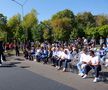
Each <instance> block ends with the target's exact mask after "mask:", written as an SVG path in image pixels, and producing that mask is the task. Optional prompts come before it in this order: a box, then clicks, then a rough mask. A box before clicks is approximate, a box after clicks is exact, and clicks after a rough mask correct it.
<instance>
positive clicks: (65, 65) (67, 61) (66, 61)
mask: <svg viewBox="0 0 108 90" xmlns="http://www.w3.org/2000/svg"><path fill="white" fill-rule="evenodd" d="M69 62H71V60H70V59H66V60H65V62H64V65H63V67H64V68H67V66H68V63H69Z"/></svg>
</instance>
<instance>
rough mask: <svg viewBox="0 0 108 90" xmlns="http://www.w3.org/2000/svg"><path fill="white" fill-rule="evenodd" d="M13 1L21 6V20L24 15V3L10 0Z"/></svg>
mask: <svg viewBox="0 0 108 90" xmlns="http://www.w3.org/2000/svg"><path fill="white" fill-rule="evenodd" d="M12 1H13V2H15V3H16V4H18V5H20V7H21V10H22V20H23V16H24V8H23V7H24V5H25V3H24V4H21V3H19V2H18V1H16V0H12Z"/></svg>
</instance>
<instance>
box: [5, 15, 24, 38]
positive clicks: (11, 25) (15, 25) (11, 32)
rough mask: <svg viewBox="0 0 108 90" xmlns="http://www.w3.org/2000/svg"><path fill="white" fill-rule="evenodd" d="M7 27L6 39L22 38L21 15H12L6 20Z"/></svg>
mask: <svg viewBox="0 0 108 90" xmlns="http://www.w3.org/2000/svg"><path fill="white" fill-rule="evenodd" d="M7 27H8V31H7V32H8V33H7V34H8V35H7V37H8V40H10V39H17V40H22V37H23V34H24V33H23V29H22V26H21V15H20V14H16V15H14V16H13V17H11V18H10V19H9V20H8V23H7Z"/></svg>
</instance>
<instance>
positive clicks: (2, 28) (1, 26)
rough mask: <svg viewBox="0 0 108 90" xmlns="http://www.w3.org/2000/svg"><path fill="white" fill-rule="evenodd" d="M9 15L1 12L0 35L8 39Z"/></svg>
mask: <svg viewBox="0 0 108 90" xmlns="http://www.w3.org/2000/svg"><path fill="white" fill-rule="evenodd" d="M6 24H7V17H6V16H4V15H3V14H1V13H0V37H1V38H4V39H5V40H6V35H7V33H6V32H7V31H6V30H7V25H6Z"/></svg>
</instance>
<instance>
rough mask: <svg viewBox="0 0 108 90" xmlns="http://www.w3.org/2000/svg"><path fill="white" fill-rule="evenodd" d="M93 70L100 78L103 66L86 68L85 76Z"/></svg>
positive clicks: (88, 66)
mask: <svg viewBox="0 0 108 90" xmlns="http://www.w3.org/2000/svg"><path fill="white" fill-rule="evenodd" d="M91 69H93V70H94V73H95V77H99V71H101V65H97V66H92V65H87V66H86V67H85V74H88V72H89V71H90V70H91Z"/></svg>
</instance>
